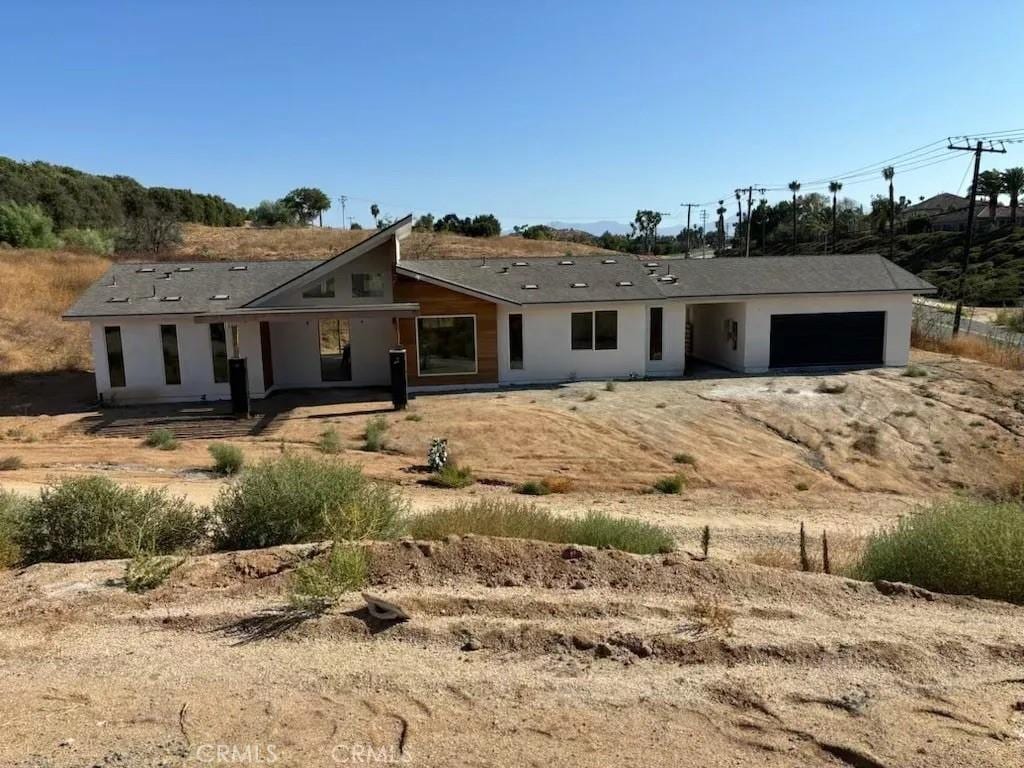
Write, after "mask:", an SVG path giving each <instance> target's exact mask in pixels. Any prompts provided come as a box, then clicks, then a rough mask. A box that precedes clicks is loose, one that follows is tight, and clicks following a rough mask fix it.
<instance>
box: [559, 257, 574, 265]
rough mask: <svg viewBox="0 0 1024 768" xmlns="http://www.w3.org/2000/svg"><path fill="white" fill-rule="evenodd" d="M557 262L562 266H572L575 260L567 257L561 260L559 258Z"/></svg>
mask: <svg viewBox="0 0 1024 768" xmlns="http://www.w3.org/2000/svg"><path fill="white" fill-rule="evenodd" d="M558 263H559V265H561V266H563V267H571V266H572V265H573V264H575V263H576V262H575V261H570V260H569V259H562V260H561V261H560V262H558Z"/></svg>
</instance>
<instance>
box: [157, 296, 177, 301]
mask: <svg viewBox="0 0 1024 768" xmlns="http://www.w3.org/2000/svg"><path fill="white" fill-rule="evenodd" d="M160 301H181V296H164V297H163V298H162V299H160Z"/></svg>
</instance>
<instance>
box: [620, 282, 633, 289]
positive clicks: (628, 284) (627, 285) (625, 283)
mask: <svg viewBox="0 0 1024 768" xmlns="http://www.w3.org/2000/svg"><path fill="white" fill-rule="evenodd" d="M616 285H617V286H619V288H629V287H630V286H631V285H633V281H632V280H619V282H617V283H616Z"/></svg>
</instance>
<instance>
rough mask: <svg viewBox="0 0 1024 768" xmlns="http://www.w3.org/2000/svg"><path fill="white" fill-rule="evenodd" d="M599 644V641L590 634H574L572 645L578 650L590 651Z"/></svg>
mask: <svg viewBox="0 0 1024 768" xmlns="http://www.w3.org/2000/svg"><path fill="white" fill-rule="evenodd" d="M595 646H597V641H596V640H595V639H594V638H592V637H591V636H590V635H573V636H572V647H573V648H575V649H576V650H577V651H589V650H592V649H593V648H594V647H595Z"/></svg>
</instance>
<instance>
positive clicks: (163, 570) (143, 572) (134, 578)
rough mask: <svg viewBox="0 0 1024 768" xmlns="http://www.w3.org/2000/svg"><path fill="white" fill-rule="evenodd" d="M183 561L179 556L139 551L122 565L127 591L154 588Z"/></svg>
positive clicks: (145, 590) (141, 590)
mask: <svg viewBox="0 0 1024 768" xmlns="http://www.w3.org/2000/svg"><path fill="white" fill-rule="evenodd" d="M183 562H184V560H182V559H181V558H179V557H160V556H154V555H150V554H144V553H140V554H138V555H136V556H135V557H133V558H132V559H131V560H129V561H128V562H127V563H126V564H125V567H124V585H125V588H126V589H127V590H128V591H129V592H148V591H149V590H151V589H156V588H157V587H159V586H160V585H161V584H163V583H164V581H165V580H166V579H167V577H168V576H170V575H171V571H173V570H174V569H175V568H177V567H178V566H179V565H181V564H182V563H183Z"/></svg>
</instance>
